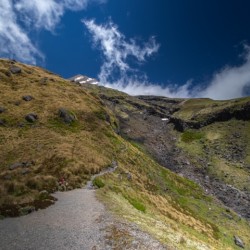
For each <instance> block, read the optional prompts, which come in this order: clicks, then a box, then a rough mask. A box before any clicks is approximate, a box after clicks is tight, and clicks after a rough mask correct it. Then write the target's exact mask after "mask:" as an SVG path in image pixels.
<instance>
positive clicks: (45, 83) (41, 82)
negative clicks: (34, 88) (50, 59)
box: [39, 77, 48, 85]
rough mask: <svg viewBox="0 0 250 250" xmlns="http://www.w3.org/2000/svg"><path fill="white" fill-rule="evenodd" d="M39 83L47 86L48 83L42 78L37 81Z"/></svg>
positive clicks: (46, 79) (46, 78)
mask: <svg viewBox="0 0 250 250" xmlns="http://www.w3.org/2000/svg"><path fill="white" fill-rule="evenodd" d="M39 83H40V84H41V85H47V83H48V77H43V78H42V79H41V80H40V81H39Z"/></svg>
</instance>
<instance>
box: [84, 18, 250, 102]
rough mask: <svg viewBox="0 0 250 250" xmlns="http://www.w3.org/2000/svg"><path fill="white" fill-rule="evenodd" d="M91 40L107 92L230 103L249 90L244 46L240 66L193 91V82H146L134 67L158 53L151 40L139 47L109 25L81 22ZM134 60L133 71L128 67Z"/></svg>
mask: <svg viewBox="0 0 250 250" xmlns="http://www.w3.org/2000/svg"><path fill="white" fill-rule="evenodd" d="M83 23H84V24H85V26H86V27H87V29H88V31H89V32H90V34H91V36H92V41H93V44H94V46H95V47H97V48H98V49H99V50H100V51H101V53H102V55H103V56H104V59H103V63H102V66H101V69H100V73H99V80H100V82H101V83H102V84H103V85H104V86H106V87H110V88H115V89H118V90H120V91H124V92H126V93H128V94H131V95H160V96H168V97H183V98H189V97H208V98H212V99H218V100H222V99H233V98H236V97H242V96H245V95H246V94H247V93H246V92H247V91H249V88H250V47H249V46H247V45H245V46H244V56H243V61H242V64H241V65H239V66H225V67H224V68H222V69H221V70H218V71H217V72H215V73H214V75H213V76H212V77H211V80H210V82H208V83H206V84H203V83H202V82H201V83H200V84H199V85H198V87H194V85H193V84H192V80H188V81H187V82H186V83H185V84H183V85H178V84H168V85H162V84H157V83H151V82H150V81H148V78H147V75H146V74H145V73H143V72H140V71H139V70H138V68H137V67H136V63H139V64H140V63H145V62H146V60H147V59H148V58H149V57H150V56H152V55H153V54H155V53H156V52H158V50H159V47H160V45H159V44H158V43H157V42H156V40H155V38H154V37H151V38H150V39H149V41H148V42H145V43H144V44H142V45H140V44H138V42H137V41H136V40H135V39H127V38H126V37H125V35H124V34H122V33H121V32H120V31H119V29H118V26H117V25H115V24H114V23H113V22H112V21H109V22H108V23H106V24H97V23H96V22H95V21H94V20H83ZM131 59H132V60H133V62H134V63H133V67H132V66H131Z"/></svg>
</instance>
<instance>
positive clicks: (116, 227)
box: [0, 170, 166, 250]
mask: <svg viewBox="0 0 250 250" xmlns="http://www.w3.org/2000/svg"><path fill="white" fill-rule="evenodd" d="M110 171H111V170H110ZM105 173H107V171H105V172H104V174H105ZM99 175H100V174H99ZM91 187H92V185H91V183H90V182H89V183H88V184H87V186H86V188H85V189H76V190H72V191H67V192H57V193H55V194H54V196H55V197H56V198H57V199H58V201H57V202H56V203H55V204H54V205H52V206H50V207H48V208H47V209H44V210H39V211H37V212H33V213H31V214H28V215H26V216H22V217H19V218H6V219H4V220H1V221H0V249H1V250H45V249H46V250H48V249H53V250H69V249H70V250H71V249H72V250H109V249H131V250H132V249H145V250H146V249H147V250H150V249H159V250H160V249H166V248H164V247H162V246H161V244H160V243H158V242H157V241H156V240H154V239H152V237H151V236H149V235H148V234H146V233H144V232H141V231H140V230H139V229H138V228H137V227H136V226H135V225H132V224H127V223H124V222H123V223H121V222H118V221H117V220H116V219H114V217H113V216H112V215H111V214H110V213H109V212H108V211H106V209H105V207H104V205H103V204H102V203H101V202H99V201H98V200H97V199H96V196H95V190H94V189H92V188H91ZM113 231H115V232H116V233H117V232H118V235H122V234H123V233H124V235H126V237H127V238H128V241H124V239H125V238H126V237H125V238H124V237H123V236H122V237H120V238H118V239H117V238H116V237H115V238H114V237H113V235H112V234H113V233H112V232H113ZM119 241H120V242H119ZM120 243H121V245H120ZM119 245H120V246H119Z"/></svg>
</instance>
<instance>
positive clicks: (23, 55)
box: [0, 0, 43, 64]
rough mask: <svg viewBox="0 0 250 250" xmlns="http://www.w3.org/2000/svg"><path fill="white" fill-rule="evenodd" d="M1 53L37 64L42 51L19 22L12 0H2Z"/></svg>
mask: <svg viewBox="0 0 250 250" xmlns="http://www.w3.org/2000/svg"><path fill="white" fill-rule="evenodd" d="M0 10H1V11H0V55H1V56H2V57H9V58H16V59H19V60H22V61H24V62H30V63H32V64H35V62H36V58H38V57H39V58H43V55H42V53H41V52H40V51H39V50H38V49H37V48H36V47H35V46H34V44H33V43H32V42H31V40H30V38H29V36H28V34H27V33H26V32H25V31H24V29H23V28H22V27H20V26H19V25H18V23H17V17H16V14H15V12H14V7H13V4H12V1H9V0H1V1H0Z"/></svg>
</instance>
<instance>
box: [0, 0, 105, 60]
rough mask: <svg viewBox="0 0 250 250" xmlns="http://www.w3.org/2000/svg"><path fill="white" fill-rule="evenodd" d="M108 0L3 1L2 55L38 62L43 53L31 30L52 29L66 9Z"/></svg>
mask: <svg viewBox="0 0 250 250" xmlns="http://www.w3.org/2000/svg"><path fill="white" fill-rule="evenodd" d="M93 2H95V3H104V2H105V0H92V1H91V0H32V1H31V0H15V1H13V0H1V1H0V56H2V57H8V58H15V59H17V60H20V61H23V62H28V63H32V64H35V63H36V61H37V59H43V58H44V56H43V55H42V53H41V52H40V51H39V49H38V48H37V46H36V45H35V42H37V41H35V42H34V41H31V39H30V37H29V32H30V31H32V30H34V29H35V30H41V29H45V30H48V31H50V32H53V31H54V30H55V28H56V26H57V25H58V24H59V22H60V20H61V18H62V16H63V15H64V13H65V12H66V11H67V10H71V11H79V10H83V9H86V8H87V6H88V5H89V4H90V3H93Z"/></svg>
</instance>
